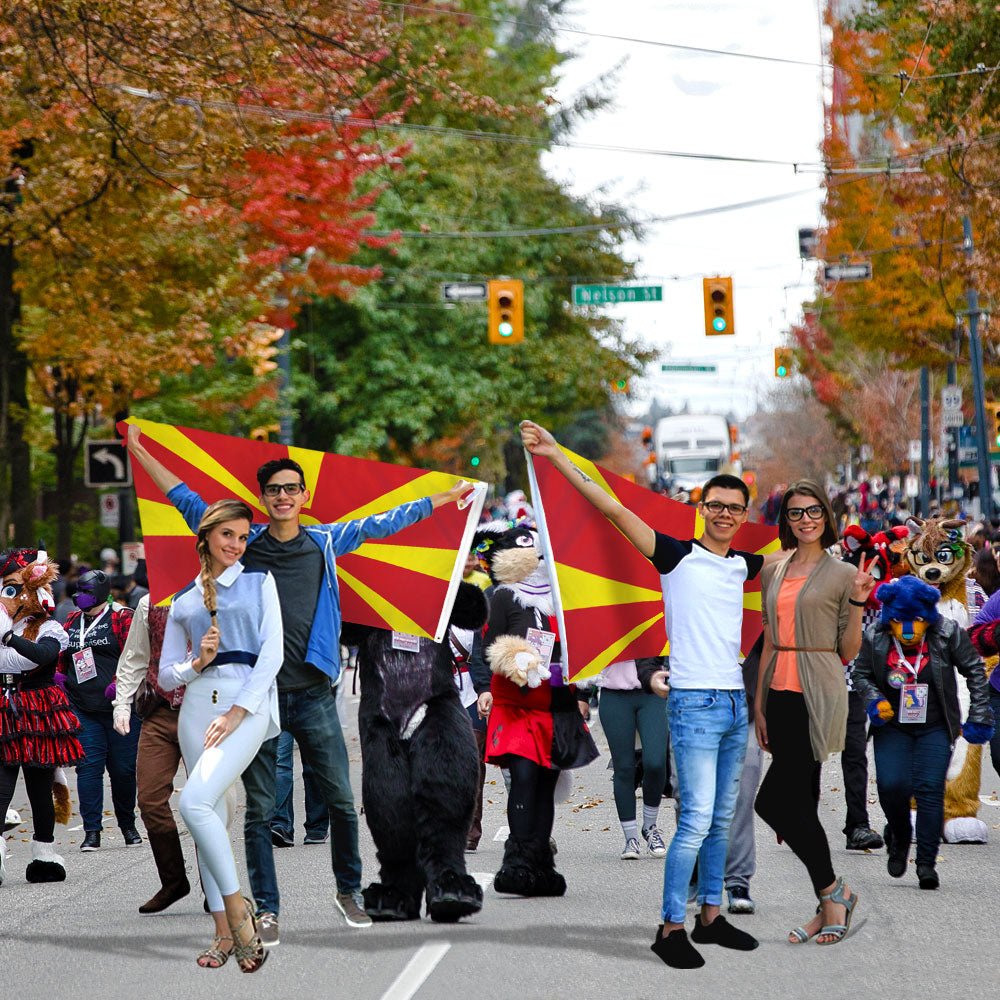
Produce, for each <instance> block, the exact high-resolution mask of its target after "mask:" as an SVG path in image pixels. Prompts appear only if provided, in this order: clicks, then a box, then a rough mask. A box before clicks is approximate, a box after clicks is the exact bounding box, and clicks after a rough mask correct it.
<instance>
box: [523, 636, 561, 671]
mask: <svg viewBox="0 0 1000 1000" xmlns="http://www.w3.org/2000/svg"><path fill="white" fill-rule="evenodd" d="M525 639H527V640H528V643H529V644H530V645H532V646H534V647H535V652H536V653H538V655H539V656H540V657H541V660H542V666H543V667H547V666H548V665H549V664H550V663H551V662H552V651H553V650H554V649H555V646H556V634H555V632H546V631H544V630H543V629H540V628H529V629H528V634H527V635H526V636H525Z"/></svg>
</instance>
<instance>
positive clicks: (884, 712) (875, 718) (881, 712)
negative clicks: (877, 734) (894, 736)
mask: <svg viewBox="0 0 1000 1000" xmlns="http://www.w3.org/2000/svg"><path fill="white" fill-rule="evenodd" d="M865 711H866V712H867V713H868V718H869V719H871V723H872V725H873V726H884V725H885V724H886V723H887V722H888V721H889V720H890V719H891V718H892V717H893V715H895V714H896V713H895V712H893V710H892V705H890V704H889V702H888V701H887V700H886V699H885V698H881V699H875V698H873V699H872V700H871V701H870V702H868V705H867V706H866V708H865Z"/></svg>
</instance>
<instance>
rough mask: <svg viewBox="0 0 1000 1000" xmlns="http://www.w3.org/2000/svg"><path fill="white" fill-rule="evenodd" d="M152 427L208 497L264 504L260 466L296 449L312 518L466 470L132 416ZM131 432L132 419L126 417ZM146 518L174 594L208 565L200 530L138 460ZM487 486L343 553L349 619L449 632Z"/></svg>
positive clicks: (158, 598) (377, 504)
mask: <svg viewBox="0 0 1000 1000" xmlns="http://www.w3.org/2000/svg"><path fill="white" fill-rule="evenodd" d="M128 423H134V424H136V425H138V426H139V428H141V430H142V435H143V443H144V444H145V446H146V448H147V449H148V451H149V452H150V454H152V455H153V457H154V458H156V459H158V460H159V461H160V462H162V463H163V465H164V466H166V468H167V469H169V470H170V471H171V472H172V473H174V474H175V475H176V476H178V477H179V478H180V479H181V480H183V481H184V482H185V483H186V484H187V485H188V486H189V487H190V488H191V489H193V490H194V491H195V492H196V493H198V494H199V495H200V496H201V497H202V498H203V499H204V500H205V501H206V502H208V503H211V502H213V501H215V500H221V499H223V498H224V497H235V498H237V499H239V500H244V501H246V503H248V504H249V505H250V506H251V507H252V508H253V509H254V510H255V511H258V512H260V516H259V517H257V518H255V520H256V521H259V522H261V523H265V522H266V521H267V518H266V516H265V515H264V513H263V507H262V505H261V502H260V496H259V494H260V488H259V486H258V484H257V476H256V473H257V469H258V467H259V466H260V465H262V464H263V463H264V462H267V461H270V460H271V459H274V458H286V457H287V458H292V459H294V460H295V461H296V462H298V463H299V465H301V466H302V470H303V472H304V473H305V481H306V488H307V489H308V490H309V492H310V494H311V496H310V499H309V505H308V506H307V507H304V508H303V512H302V524H303V525H306V526H308V525H313V524H328V523H332V522H338V521H351V520H355V519H356V518H361V517H367V516H368V515H369V514H381V513H382V512H384V511H387V510H389V509H390V508H392V507H396V506H398V505H399V504H402V503H406V502H408V501H410V500H419V499H420V498H421V497H425V496H428V495H430V494H432V493H439V492H441V491H443V490H447V489H450V488H451V487H452V486H454V485H455V484H456V483H457V482H459V477H457V476H451V475H447V474H445V473H443V472H426V471H424V470H423V469H412V468H407V467H404V466H400V465H388V464H386V463H384V462H372V461H369V460H368V459H364V458H350V457H347V456H345V455H331V454H327V453H325V452H321V451H311V450H309V449H306V448H293V447H289V446H288V445H281V444H270V443H267V442H260V441H247V440H244V439H243V438H235V437H229V436H227V435H225V434H213V433H211V432H209V431H199V430H192V429H191V428H188V427H173V426H171V425H169V424H159V423H154V422H152V421H149V420H135V419H130V420H129V421H128ZM120 430H122V431H123V432H124V430H125V425H124V424H122V425H120ZM132 466H133V475H134V476H135V489H136V495H137V497H138V500H139V518H140V520H141V522H142V532H143V536H144V542H145V549H146V564H147V567H148V572H149V585H150V592H151V600H153V601H154V602H155V603H160V602H162V601H165V600H166V599H167V598H169V597H170V595H171V594H174V593H176V592H177V591H178V590H179V589H180V588H181V587H183V586H185V585H186V584H188V583H190V582H191V580H192V579H194V577H195V574H196V573H197V572H198V557H197V556H196V554H195V550H194V535H193V534H192V533H191V531H189V530H188V527H187V525H186V524H185V523H184V519H183V518H182V517H181V515H180V514H179V513H178V511H177V510H176V509H175V508H174V506H173V505H172V504H171V503H170V502H169V501H168V500H167V499H166V498H165V497H164V496H163V494H162V493H161V492H160V491H159V490H158V489H157V488H156V486H155V485H154V483H153V481H152V480H151V479H150V477H149V476H148V475H147V474H146V472H145V470H144V469H143V468H142V467H141V466H140V465H139V463H138V462H133V463H132ZM484 497H485V491H483V490H477V491H476V494H475V497H474V499H473V502H472V503H471V504H470V506H468V507H467V508H465V509H464V510H459V509H458V507H457V505H456V504H449V505H448V506H446V507H441V508H439V509H438V510H436V511H435V512H434V514H433V516H431V517H429V518H426V519H425V520H423V521H420V522H419V523H417V524H414V525H411V526H410V527H408V528H404V529H403V530H402V531H400V532H398V533H397V534H395V535H392V536H390V537H389V538H384V539H380V540H378V541H369V542H366V543H365V544H364V545H362V546H361V547H360V548H359V549H357V550H356V551H354V552H352V553H350V554H349V555H345V556H340V557H338V559H337V578H338V580H339V581H340V598H341V604H342V608H343V616H344V620H345V621H350V622H354V623H355V624H359V625H372V626H375V627H376V628H384V629H392V630H393V631H396V632H406V633H409V634H411V635H420V636H426V637H431V638H434V639H436V640H437V641H440V640H441V638H442V637H443V636H444V633H445V630H446V628H447V625H448V618H449V616H450V614H451V606H452V603H453V602H454V596H455V592H456V591H457V589H458V584H459V582H460V580H461V579H462V572H463V569H464V563H465V555H466V553H467V552H468V551H469V546H470V545H471V543H472V535H473V532H474V531H475V527H476V524H477V522H478V520H479V513H480V511H481V509H482V505H483V500H484Z"/></svg>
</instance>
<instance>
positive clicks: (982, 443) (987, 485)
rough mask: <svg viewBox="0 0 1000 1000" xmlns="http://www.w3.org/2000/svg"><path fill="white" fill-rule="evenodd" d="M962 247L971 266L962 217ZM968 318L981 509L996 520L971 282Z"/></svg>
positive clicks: (968, 229)
mask: <svg viewBox="0 0 1000 1000" xmlns="http://www.w3.org/2000/svg"><path fill="white" fill-rule="evenodd" d="M962 237H963V239H962V245H963V247H964V249H965V256H966V259H967V260H969V261H970V262H971V260H972V254H973V250H974V249H975V245H974V244H973V242H972V220H971V219H970V218H969V217H968V216H967V215H965V216H963V217H962ZM965 298H966V305H967V307H968V309H967V315H968V317H969V361H970V366H971V368H972V392H973V395H974V396H975V401H976V451H977V452H978V453H979V460H978V466H979V505H980V510H981V512H982V515H983V517H984V518H986V519H987V520H989V518H991V517H992V516H993V477H992V474H991V473H992V469H991V467H990V451H989V448H990V440H989V437H988V434H987V427H986V386H985V379H984V376H983V343H982V341H981V340H980V339H979V293H978V292H977V291H976V288H975V285H974V284H973V283H972V281H971V280H970V281H969V288H968V290H967V291H966V293H965Z"/></svg>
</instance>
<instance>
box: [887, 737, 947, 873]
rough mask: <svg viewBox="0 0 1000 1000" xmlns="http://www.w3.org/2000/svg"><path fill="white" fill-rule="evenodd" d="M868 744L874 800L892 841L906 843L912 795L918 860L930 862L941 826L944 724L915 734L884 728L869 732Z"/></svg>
mask: <svg viewBox="0 0 1000 1000" xmlns="http://www.w3.org/2000/svg"><path fill="white" fill-rule="evenodd" d="M921 729H922V727H921ZM872 745H873V747H874V751H875V781H876V783H877V785H878V800H879V802H880V803H881V805H882V812H884V813H885V818H886V820H887V821H888V823H889V828H890V829H891V830H892V836H893V840H894V841H895V842H896V843H897V844H909V843H910V840H911V837H912V833H911V831H912V827H911V825H910V799H911V798H914V799H916V800H917V864H918V865H933V864H934V863H935V862H936V861H937V852H938V847H939V845H940V843H941V830H942V828H943V827H944V782H945V778H946V776H947V774H948V762H949V761H950V760H951V737H950V736H949V735H948V730H947V728H946V727H945V726H934V727H933V728H931V729H922V731H919V732H918V731H913V730H910V731H908V730H907V728H906V726H905V725H895V726H893V725H887V726H882V727H881V728H880V729H875V730H874V731H873V733H872Z"/></svg>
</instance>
